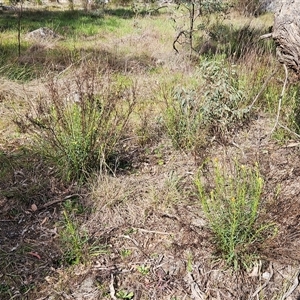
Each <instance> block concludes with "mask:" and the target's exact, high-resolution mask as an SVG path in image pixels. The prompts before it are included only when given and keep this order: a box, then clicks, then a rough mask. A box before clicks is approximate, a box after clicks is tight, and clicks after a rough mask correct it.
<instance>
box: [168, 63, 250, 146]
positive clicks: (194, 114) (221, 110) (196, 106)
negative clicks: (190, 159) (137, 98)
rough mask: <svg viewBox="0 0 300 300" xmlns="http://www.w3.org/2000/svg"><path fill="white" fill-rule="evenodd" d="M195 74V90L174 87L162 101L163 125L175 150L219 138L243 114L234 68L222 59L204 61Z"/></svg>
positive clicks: (240, 91)
mask: <svg viewBox="0 0 300 300" xmlns="http://www.w3.org/2000/svg"><path fill="white" fill-rule="evenodd" d="M199 73H200V76H201V77H202V78H200V79H199V81H200V83H199V86H198V87H197V88H194V89H191V88H190V89H186V88H182V87H176V88H174V89H173V93H172V96H171V97H170V98H167V99H165V101H166V107H167V109H166V113H165V114H164V124H165V126H166V130H167V133H168V135H169V136H170V138H171V140H172V142H173V145H174V146H175V147H176V148H179V149H185V150H197V149H199V147H201V145H203V144H204V143H205V142H206V140H207V137H208V136H211V135H218V137H223V136H224V135H225V134H226V133H228V132H229V131H230V130H231V129H233V128H234V126H236V125H237V123H239V122H243V120H244V118H245V116H246V113H247V110H246V108H244V106H245V104H244V100H245V99H244V94H243V91H242V90H241V89H240V88H239V82H238V77H237V74H236V72H235V68H234V66H231V65H227V64H225V62H224V61H223V59H221V60H213V61H212V60H206V59H204V60H202V61H201V63H200V66H199Z"/></svg>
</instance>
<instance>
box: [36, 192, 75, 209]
mask: <svg viewBox="0 0 300 300" xmlns="http://www.w3.org/2000/svg"><path fill="white" fill-rule="evenodd" d="M74 197H80V194H72V195H68V196H66V197H64V198H62V199H56V200H53V201H50V202H47V203H45V204H44V205H42V206H40V207H38V209H37V210H41V209H44V208H47V207H49V206H51V205H54V204H57V203H61V202H64V201H66V200H68V199H71V198H74Z"/></svg>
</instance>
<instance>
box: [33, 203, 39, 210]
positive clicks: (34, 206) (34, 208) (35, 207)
mask: <svg viewBox="0 0 300 300" xmlns="http://www.w3.org/2000/svg"><path fill="white" fill-rule="evenodd" d="M37 209H38V208H37V206H36V205H35V204H34V203H33V204H31V210H32V211H37Z"/></svg>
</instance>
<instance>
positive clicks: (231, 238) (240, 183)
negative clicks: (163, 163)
mask: <svg viewBox="0 0 300 300" xmlns="http://www.w3.org/2000/svg"><path fill="white" fill-rule="evenodd" d="M212 169H213V173H212V176H211V178H208V180H212V182H211V183H210V188H207V186H206V185H205V184H204V183H203V177H202V176H203V169H200V170H199V173H198V176H197V177H196V179H195V183H196V186H197V188H198V195H199V199H200V201H201V205H202V209H203V211H204V213H205V216H206V218H207V219H208V222H209V225H210V228H211V230H212V232H213V234H214V240H215V244H216V248H217V254H218V255H220V256H221V257H222V258H224V259H225V261H226V263H227V264H228V265H229V266H233V267H234V269H239V268H247V267H249V266H251V265H252V264H253V262H254V261H255V260H256V259H257V257H258V253H257V252H256V245H257V243H263V241H264V239H266V238H267V237H268V236H269V235H270V234H274V233H275V232H276V228H275V225H274V224H273V223H271V222H268V221H266V220H265V221H262V220H261V218H260V217H261V212H262V192H263V185H264V182H263V178H262V177H261V175H260V174H259V170H258V167H257V166H256V167H255V168H250V167H247V166H244V165H240V164H239V163H238V162H235V163H234V165H232V166H229V169H230V170H229V171H228V170H227V171H226V170H225V167H221V166H220V163H219V162H218V161H217V160H215V161H213V164H212Z"/></svg>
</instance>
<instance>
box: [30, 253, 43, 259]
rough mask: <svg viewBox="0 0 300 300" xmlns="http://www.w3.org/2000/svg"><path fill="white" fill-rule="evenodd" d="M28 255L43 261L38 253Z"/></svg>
mask: <svg viewBox="0 0 300 300" xmlns="http://www.w3.org/2000/svg"><path fill="white" fill-rule="evenodd" d="M28 254H29V255H32V256H34V257H36V258H37V259H41V257H40V256H39V254H38V253H37V252H28Z"/></svg>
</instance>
